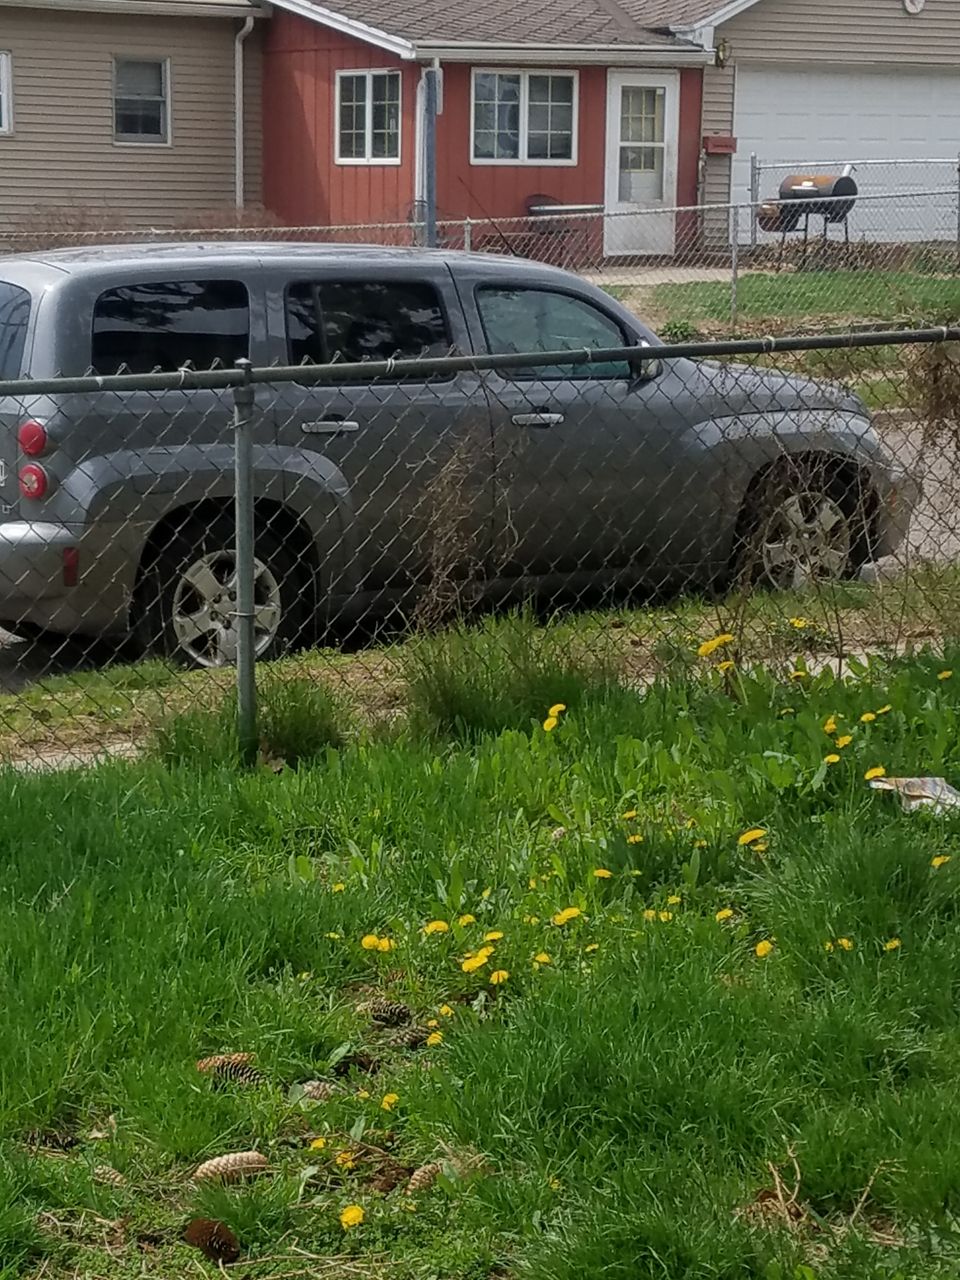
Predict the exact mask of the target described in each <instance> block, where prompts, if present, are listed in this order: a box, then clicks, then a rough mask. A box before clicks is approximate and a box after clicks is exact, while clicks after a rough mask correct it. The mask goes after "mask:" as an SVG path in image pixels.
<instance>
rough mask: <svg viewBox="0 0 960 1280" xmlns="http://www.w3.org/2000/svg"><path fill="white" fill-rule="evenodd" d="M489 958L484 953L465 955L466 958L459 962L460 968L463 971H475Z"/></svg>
mask: <svg viewBox="0 0 960 1280" xmlns="http://www.w3.org/2000/svg"><path fill="white" fill-rule="evenodd" d="M489 958H490V957H489V956H484V955H476V956H467V958H466V960H463V961H462V962H461V964H460V968H461V969H462V970H463V972H464V973H476V971H477V970H478V969H482V968H483V966H484V965H485V964H486V963H487V961H488V960H489Z"/></svg>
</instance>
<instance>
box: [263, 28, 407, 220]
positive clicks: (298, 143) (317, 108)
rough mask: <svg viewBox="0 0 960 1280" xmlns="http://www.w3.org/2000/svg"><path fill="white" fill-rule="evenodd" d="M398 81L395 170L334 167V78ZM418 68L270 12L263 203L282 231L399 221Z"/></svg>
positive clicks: (404, 213)
mask: <svg viewBox="0 0 960 1280" xmlns="http://www.w3.org/2000/svg"><path fill="white" fill-rule="evenodd" d="M371 67H372V68H376V69H378V70H379V69H383V70H388V69H390V70H392V69H394V68H396V69H398V70H399V71H400V72H401V75H402V82H401V95H402V102H403V125H402V131H401V139H400V156H401V160H402V163H400V164H398V165H338V164H337V163H336V161H335V159H334V156H335V146H334V128H335V124H336V122H335V119H334V103H335V93H336V73H337V72H338V71H360V70H365V69H367V68H371ZM419 76H420V69H419V67H416V66H414V65H412V64H411V63H409V62H406V63H405V62H402V61H401V60H400V59H399V58H396V57H394V56H393V55H391V54H389V53H384V52H383V50H381V49H377V48H375V47H374V46H373V45H370V44H365V43H363V42H362V41H360V40H354V39H352V38H351V37H350V36H343V35H340V34H339V33H338V32H336V31H331V30H330V29H329V28H327V27H322V26H320V25H319V24H318V23H316V22H309V21H307V20H306V19H305V18H299V17H297V16H296V15H295V14H291V13H284V12H282V11H281V10H279V9H275V10H274V14H273V17H272V18H271V19H270V23H269V26H268V29H267V37H266V44H265V48H264V66H263V132H264V146H263V189H264V202H265V204H266V205H267V208H268V209H270V211H271V212H272V213H274V214H276V215H277V217H278V218H280V220H281V221H282V222H283V223H284V224H285V225H287V226H340V225H344V224H350V223H360V222H403V221H405V220H406V219H408V218H409V217H410V213H411V207H412V204H413V172H414V106H415V95H416V83H417V80H418V79H419Z"/></svg>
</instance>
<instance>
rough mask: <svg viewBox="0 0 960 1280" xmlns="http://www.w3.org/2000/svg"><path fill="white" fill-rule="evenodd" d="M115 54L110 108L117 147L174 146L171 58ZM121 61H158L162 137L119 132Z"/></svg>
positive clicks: (137, 54) (114, 143)
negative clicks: (161, 88)
mask: <svg viewBox="0 0 960 1280" xmlns="http://www.w3.org/2000/svg"><path fill="white" fill-rule="evenodd" d="M112 56H113V64H112V66H113V70H112V80H113V96H112V98H111V100H110V109H111V112H112V116H113V145H114V146H115V147H172V146H173V102H172V95H173V90H172V85H173V77H172V75H171V74H170V59H169V58H158V57H156V56H155V55H152V54H149V53H115V54H113V55H112ZM121 62H158V63H159V64H160V68H161V71H162V73H163V109H164V119H163V132H164V135H165V136H164V137H162V138H151V137H149V136H147V135H145V134H144V135H142V136H140V137H135V136H134V135H132V134H123V135H119V136H118V134H117V88H118V86H117V65H118V63H121Z"/></svg>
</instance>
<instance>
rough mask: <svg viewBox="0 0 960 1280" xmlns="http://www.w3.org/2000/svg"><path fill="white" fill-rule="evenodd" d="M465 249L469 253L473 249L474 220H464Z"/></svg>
mask: <svg viewBox="0 0 960 1280" xmlns="http://www.w3.org/2000/svg"><path fill="white" fill-rule="evenodd" d="M463 247H464V250H465V251H466V252H467V253H469V252H470V251H471V249H472V248H473V219H472V218H464V220H463Z"/></svg>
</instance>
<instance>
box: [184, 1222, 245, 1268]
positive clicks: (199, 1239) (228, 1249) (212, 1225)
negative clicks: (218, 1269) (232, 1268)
mask: <svg viewBox="0 0 960 1280" xmlns="http://www.w3.org/2000/svg"><path fill="white" fill-rule="evenodd" d="M183 1238H184V1240H185V1241H186V1243H187V1244H192V1245H193V1247H194V1248H195V1249H199V1250H200V1251H201V1253H204V1254H206V1256H207V1257H208V1258H209V1259H210V1261H211V1262H236V1260H237V1259H238V1258H239V1257H240V1242H239V1240H238V1239H237V1237H236V1236H235V1235H234V1234H233V1232H232V1231H231V1230H230V1228H229V1227H228V1226H227V1224H226V1223H225V1222H218V1221H217V1220H216V1219H215V1218H194V1219H193V1220H192V1221H191V1222H188V1223H187V1227H186V1230H185V1231H184V1233H183Z"/></svg>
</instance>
